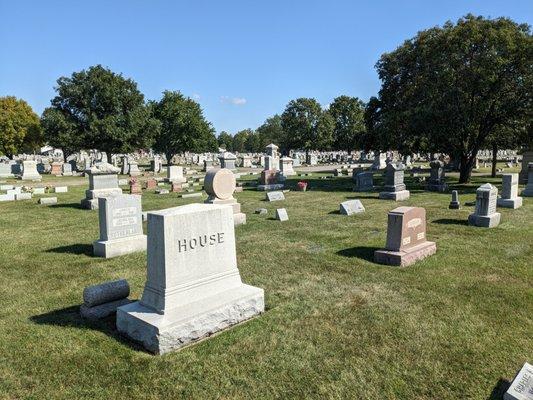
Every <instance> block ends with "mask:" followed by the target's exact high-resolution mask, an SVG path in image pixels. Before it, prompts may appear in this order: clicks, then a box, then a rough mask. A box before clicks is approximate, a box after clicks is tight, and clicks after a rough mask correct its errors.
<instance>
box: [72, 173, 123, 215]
mask: <svg viewBox="0 0 533 400" xmlns="http://www.w3.org/2000/svg"><path fill="white" fill-rule="evenodd" d="M119 171H120V170H119V169H118V168H117V167H114V166H113V165H111V164H108V163H99V164H98V165H97V166H96V165H95V166H93V167H91V168H89V169H87V170H85V173H86V174H87V175H88V176H89V190H86V191H85V199H83V200H82V201H81V207H82V208H85V209H89V210H97V209H98V199H99V198H100V197H107V196H112V195H118V194H122V189H121V188H119V187H118V173H119Z"/></svg>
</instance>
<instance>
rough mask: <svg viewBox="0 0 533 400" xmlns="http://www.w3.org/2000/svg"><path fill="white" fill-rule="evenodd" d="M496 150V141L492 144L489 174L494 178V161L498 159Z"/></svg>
mask: <svg viewBox="0 0 533 400" xmlns="http://www.w3.org/2000/svg"><path fill="white" fill-rule="evenodd" d="M497 152H498V145H497V144H496V143H493V144H492V172H491V174H490V176H492V177H493V178H496V162H497V161H498V156H497V155H496V153H497Z"/></svg>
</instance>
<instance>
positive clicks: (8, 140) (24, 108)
mask: <svg viewBox="0 0 533 400" xmlns="http://www.w3.org/2000/svg"><path fill="white" fill-rule="evenodd" d="M42 142H43V138H42V130H41V125H40V122H39V117H38V116H37V114H35V113H34V112H33V110H32V108H31V107H30V105H29V104H28V103H26V102H25V101H24V100H21V99H17V98H16V97H14V96H6V97H0V154H4V155H6V156H8V157H11V156H13V154H17V153H19V152H22V151H26V152H32V151H34V150H36V149H38V148H39V146H40V145H41V144H42Z"/></svg>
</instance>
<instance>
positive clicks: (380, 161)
mask: <svg viewBox="0 0 533 400" xmlns="http://www.w3.org/2000/svg"><path fill="white" fill-rule="evenodd" d="M386 167H387V153H379V154H378V155H377V156H375V158H374V162H373V163H372V166H371V167H370V168H371V169H373V170H379V169H384V168H386Z"/></svg>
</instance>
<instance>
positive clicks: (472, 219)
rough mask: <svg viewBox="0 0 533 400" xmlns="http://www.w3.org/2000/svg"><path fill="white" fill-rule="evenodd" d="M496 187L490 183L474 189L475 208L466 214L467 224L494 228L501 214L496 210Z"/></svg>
mask: <svg viewBox="0 0 533 400" xmlns="http://www.w3.org/2000/svg"><path fill="white" fill-rule="evenodd" d="M497 198H498V189H497V188H496V187H495V186H492V185H491V184H490V183H485V184H484V185H481V186H480V187H479V188H478V189H477V190H476V210H475V211H474V212H473V213H472V214H470V215H469V216H468V224H469V225H474V226H481V227H484V228H494V227H495V226H498V224H499V223H500V217H501V214H500V213H498V212H496V200H497Z"/></svg>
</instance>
